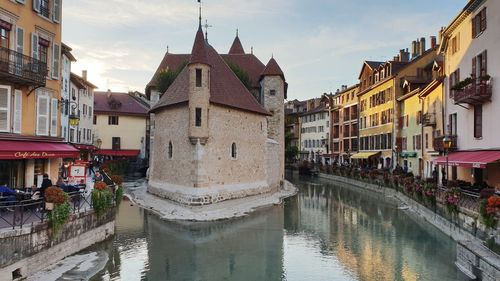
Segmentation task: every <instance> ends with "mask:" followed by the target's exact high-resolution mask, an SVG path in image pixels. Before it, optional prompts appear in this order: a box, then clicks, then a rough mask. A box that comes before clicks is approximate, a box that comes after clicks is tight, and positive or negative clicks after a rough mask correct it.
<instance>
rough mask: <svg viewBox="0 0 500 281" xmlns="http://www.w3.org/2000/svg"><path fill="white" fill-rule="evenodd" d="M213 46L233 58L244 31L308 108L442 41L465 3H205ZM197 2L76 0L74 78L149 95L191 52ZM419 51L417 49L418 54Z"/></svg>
mask: <svg viewBox="0 0 500 281" xmlns="http://www.w3.org/2000/svg"><path fill="white" fill-rule="evenodd" d="M202 2H203V12H202V13H203V22H205V20H207V21H208V24H209V25H211V26H212V27H211V28H209V29H208V41H209V43H210V44H211V45H212V46H214V47H215V49H216V50H217V51H218V52H219V53H227V52H228V51H229V48H230V46H231V43H232V42H233V40H234V37H235V33H236V29H238V30H239V37H240V39H241V42H242V44H243V47H244V48H245V51H246V52H250V50H251V47H253V50H254V54H255V55H256V56H257V57H258V58H259V59H260V60H261V61H262V62H263V63H264V64H266V63H267V62H268V61H269V59H270V58H271V56H274V58H275V59H276V60H277V62H278V64H279V65H280V66H281V68H282V70H283V72H284V74H285V78H286V80H287V82H288V84H289V88H288V99H289V100H291V99H299V100H304V99H308V98H313V97H319V96H320V95H321V94H323V93H325V92H327V93H329V92H335V90H336V89H339V88H341V85H353V84H355V83H357V78H358V75H359V72H360V70H361V66H362V63H363V61H364V60H378V61H384V60H389V59H391V58H392V57H393V56H395V55H396V54H397V53H398V52H399V49H403V48H410V46H411V41H413V40H416V39H417V38H420V37H425V38H426V39H427V40H426V41H427V47H428V46H429V36H432V35H434V36H437V35H438V32H439V30H440V28H441V27H442V26H446V25H448V24H449V23H450V22H451V20H452V19H453V18H454V17H455V16H456V15H457V14H458V13H459V11H460V10H461V9H462V8H463V7H464V6H465V4H466V2H467V1H466V0H405V1H401V0H376V1H373V0H349V1H345V0H314V1H311V0H310V1H307V0H249V1H241V0H205V1H202ZM197 28H198V3H197V1H196V0H134V1H130V0H105V1H103V0H71V1H64V6H63V39H62V40H63V42H64V43H65V44H67V45H69V46H70V47H71V48H73V52H72V53H73V55H74V56H75V57H76V59H77V62H75V63H73V64H72V71H73V72H74V73H76V74H81V71H82V70H88V79H89V81H90V82H92V83H93V84H95V85H97V86H98V87H99V90H107V89H111V90H112V91H125V92H127V91H139V92H144V89H145V86H146V84H147V83H148V82H149V81H150V79H151V77H152V76H153V74H154V72H155V71H156V69H157V67H158V65H159V64H160V61H161V59H162V58H163V56H164V54H165V52H166V51H167V46H168V48H169V51H170V53H190V52H191V48H192V45H193V41H194V36H195V33H196V30H197ZM410 50H411V49H410Z"/></svg>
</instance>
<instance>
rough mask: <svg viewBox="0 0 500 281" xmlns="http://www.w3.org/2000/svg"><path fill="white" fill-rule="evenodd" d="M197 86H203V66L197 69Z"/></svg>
mask: <svg viewBox="0 0 500 281" xmlns="http://www.w3.org/2000/svg"><path fill="white" fill-rule="evenodd" d="M196 87H201V68H197V69H196Z"/></svg>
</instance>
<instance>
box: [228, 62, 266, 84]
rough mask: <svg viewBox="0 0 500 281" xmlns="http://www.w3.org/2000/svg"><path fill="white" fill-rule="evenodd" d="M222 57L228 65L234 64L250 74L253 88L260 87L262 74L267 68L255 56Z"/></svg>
mask: <svg viewBox="0 0 500 281" xmlns="http://www.w3.org/2000/svg"><path fill="white" fill-rule="evenodd" d="M221 57H222V58H223V59H224V60H225V61H226V62H228V63H234V64H236V65H237V66H239V67H240V68H241V69H243V70H245V71H246V72H247V73H248V77H249V78H250V80H251V81H250V82H251V83H252V87H254V88H258V87H260V83H259V81H260V74H261V73H262V72H263V71H264V68H266V66H265V65H264V64H263V63H262V62H261V61H260V60H259V59H258V58H257V57H256V56H254V55H253V54H227V55H221Z"/></svg>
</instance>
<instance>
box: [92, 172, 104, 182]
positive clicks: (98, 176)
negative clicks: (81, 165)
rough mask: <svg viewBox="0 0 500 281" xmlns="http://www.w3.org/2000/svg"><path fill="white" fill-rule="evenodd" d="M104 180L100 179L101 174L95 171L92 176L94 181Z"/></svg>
mask: <svg viewBox="0 0 500 281" xmlns="http://www.w3.org/2000/svg"><path fill="white" fill-rule="evenodd" d="M103 180H104V178H103V177H102V175H101V173H100V172H99V171H96V172H95V174H94V181H103Z"/></svg>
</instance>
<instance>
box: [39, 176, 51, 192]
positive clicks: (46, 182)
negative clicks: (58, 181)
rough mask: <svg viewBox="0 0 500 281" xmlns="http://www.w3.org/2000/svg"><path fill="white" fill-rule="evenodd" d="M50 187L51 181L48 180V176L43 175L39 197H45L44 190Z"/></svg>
mask: <svg viewBox="0 0 500 281" xmlns="http://www.w3.org/2000/svg"><path fill="white" fill-rule="evenodd" d="M51 186H53V184H52V180H51V179H49V175H48V174H43V181H42V185H41V187H40V196H41V197H45V190H46V189H47V188H49V187H51Z"/></svg>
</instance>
